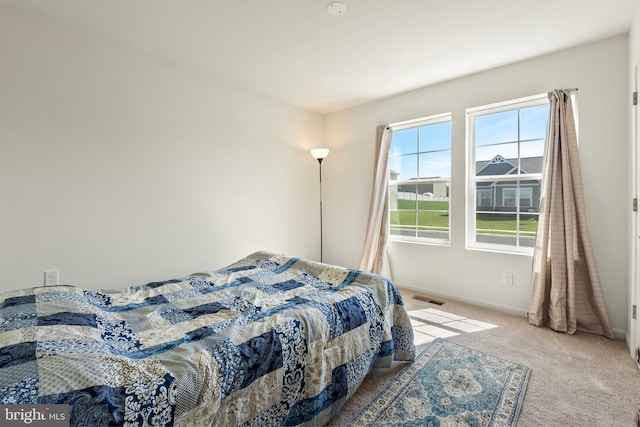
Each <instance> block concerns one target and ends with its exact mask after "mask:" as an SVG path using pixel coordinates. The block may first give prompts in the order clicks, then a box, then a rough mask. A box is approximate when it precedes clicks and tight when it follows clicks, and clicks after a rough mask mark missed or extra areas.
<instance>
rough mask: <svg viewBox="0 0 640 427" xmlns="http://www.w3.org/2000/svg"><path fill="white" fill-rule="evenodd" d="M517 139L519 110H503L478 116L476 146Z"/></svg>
mask: <svg viewBox="0 0 640 427" xmlns="http://www.w3.org/2000/svg"><path fill="white" fill-rule="evenodd" d="M517 140H518V110H510V111H502V112H500V113H493V114H485V115H482V116H478V117H476V120H475V144H476V146H481V145H487V144H495V143H497V142H511V141H517Z"/></svg>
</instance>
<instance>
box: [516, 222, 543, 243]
mask: <svg viewBox="0 0 640 427" xmlns="http://www.w3.org/2000/svg"><path fill="white" fill-rule="evenodd" d="M538 217H539V215H538V214H522V215H520V236H519V237H520V238H519V242H518V243H520V246H526V247H528V248H532V247H534V245H535V242H536V232H537V231H538Z"/></svg>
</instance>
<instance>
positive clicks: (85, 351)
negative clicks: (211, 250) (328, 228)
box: [0, 252, 415, 426]
mask: <svg viewBox="0 0 640 427" xmlns="http://www.w3.org/2000/svg"><path fill="white" fill-rule="evenodd" d="M414 355H415V347H414V345H413V332H412V329H411V324H410V322H409V318H408V316H407V313H406V311H405V309H404V306H403V302H402V297H401V296H400V293H399V292H398V290H397V288H396V287H395V286H394V284H393V283H392V282H391V281H390V280H388V279H386V278H385V277H382V276H379V275H374V274H369V273H365V272H361V271H356V270H350V269H346V268H341V267H337V266H332V265H327V264H321V263H317V262H313V261H309V260H304V259H299V258H292V257H287V256H283V255H277V254H273V253H268V252H257V253H254V254H252V255H249V256H248V257H246V258H243V259H241V260H239V261H238V262H236V263H234V264H232V265H230V266H228V267H225V268H222V269H220V270H217V271H211V272H204V273H197V274H193V275H190V276H188V277H185V278H181V279H175V280H168V281H164V282H154V283H149V284H146V285H143V286H134V287H130V288H128V289H125V290H120V291H95V290H88V289H82V288H79V287H74V286H49V287H36V288H29V289H23V290H20V291H12V292H7V293H4V294H0V403H2V404H69V405H70V417H71V424H72V425H79V426H101V425H104V426H106V425H131V426H137V425H152V426H161V425H185V426H187V425H193V426H204V425H219V426H234V425H244V426H274V425H287V426H295V425H323V424H325V423H327V422H328V421H329V420H330V418H331V417H332V416H333V415H334V414H335V413H336V412H337V411H338V410H339V409H340V408H341V407H342V405H343V404H344V402H345V401H346V400H347V399H348V398H349V397H350V396H351V395H352V394H353V393H354V391H355V390H356V388H357V387H358V385H359V384H360V383H361V381H362V379H363V378H364V376H365V375H366V374H367V372H368V371H369V370H370V368H371V367H374V366H376V367H378V366H389V365H390V363H391V361H392V360H394V359H395V360H413V357H414Z"/></svg>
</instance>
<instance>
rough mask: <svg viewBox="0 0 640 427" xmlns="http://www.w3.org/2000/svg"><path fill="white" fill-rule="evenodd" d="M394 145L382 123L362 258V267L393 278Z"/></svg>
mask: <svg viewBox="0 0 640 427" xmlns="http://www.w3.org/2000/svg"><path fill="white" fill-rule="evenodd" d="M390 147H391V128H390V127H389V126H378V129H377V135H376V157H375V168H374V175H373V189H372V191H371V203H370V204H369V219H368V221H367V232H366V236H365V242H364V251H363V253H362V259H361V260H360V270H364V271H368V272H371V273H376V274H382V275H384V276H387V277H388V278H391V268H390V266H389V259H388V258H387V241H388V240H389V226H388V224H389V209H388V206H389V185H388V184H389V149H390Z"/></svg>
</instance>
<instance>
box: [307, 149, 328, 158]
mask: <svg viewBox="0 0 640 427" xmlns="http://www.w3.org/2000/svg"><path fill="white" fill-rule="evenodd" d="M311 155H312V156H313V157H314V158H316V159H324V158H325V157H327V156H328V155H329V149H328V148H314V149H312V150H311Z"/></svg>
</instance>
